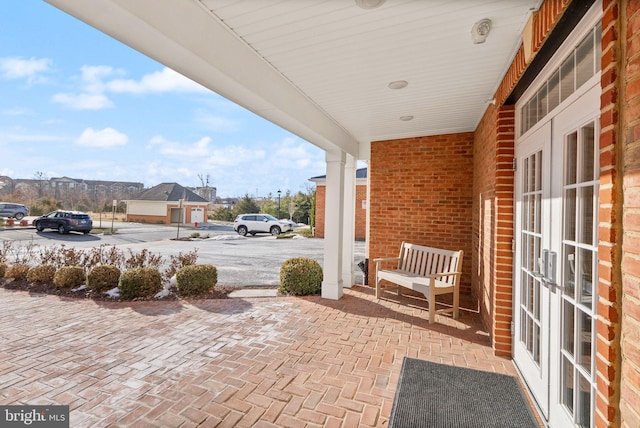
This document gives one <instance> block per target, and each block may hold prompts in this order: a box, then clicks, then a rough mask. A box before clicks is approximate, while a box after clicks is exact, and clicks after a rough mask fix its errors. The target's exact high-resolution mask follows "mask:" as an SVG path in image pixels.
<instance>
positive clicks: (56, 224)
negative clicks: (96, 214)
mask: <svg viewBox="0 0 640 428" xmlns="http://www.w3.org/2000/svg"><path fill="white" fill-rule="evenodd" d="M33 225H34V226H35V227H36V229H37V230H38V232H42V231H43V230H44V229H57V230H58V232H59V233H60V234H65V233H69V232H70V231H74V232H82V233H84V234H85V235H86V234H87V233H89V232H91V229H92V228H93V220H91V217H90V216H89V214H87V213H83V212H79V211H61V210H58V211H53V212H50V213H49V214H47V215H43V216H42V217H38V218H37V219H35V220H34V221H33Z"/></svg>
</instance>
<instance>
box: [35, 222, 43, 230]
mask: <svg viewBox="0 0 640 428" xmlns="http://www.w3.org/2000/svg"><path fill="white" fill-rule="evenodd" d="M36 230H37V231H38V232H42V231H43V230H44V226H43V225H42V223H40V222H38V223H36Z"/></svg>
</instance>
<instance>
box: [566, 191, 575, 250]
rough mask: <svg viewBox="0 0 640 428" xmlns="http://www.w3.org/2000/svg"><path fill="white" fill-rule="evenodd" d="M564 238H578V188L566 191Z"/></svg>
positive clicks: (571, 239)
mask: <svg viewBox="0 0 640 428" xmlns="http://www.w3.org/2000/svg"><path fill="white" fill-rule="evenodd" d="M564 194H565V197H564V239H566V240H568V241H575V240H576V189H567V190H565V192H564Z"/></svg>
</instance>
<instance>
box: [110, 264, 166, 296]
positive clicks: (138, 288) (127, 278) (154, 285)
mask: <svg viewBox="0 0 640 428" xmlns="http://www.w3.org/2000/svg"><path fill="white" fill-rule="evenodd" d="M118 288H119V289H120V297H122V298H123V299H125V300H133V299H136V298H139V297H142V298H149V297H153V296H154V295H156V294H157V293H158V292H159V291H160V290H162V275H161V274H160V272H159V271H158V269H155V268H150V267H141V268H133V269H130V270H128V271H126V272H123V273H122V274H121V275H120V282H119V284H118Z"/></svg>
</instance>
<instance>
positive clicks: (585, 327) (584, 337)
mask: <svg viewBox="0 0 640 428" xmlns="http://www.w3.org/2000/svg"><path fill="white" fill-rule="evenodd" d="M578 316H579V317H580V319H579V320H578V321H579V325H580V329H579V330H578V332H579V333H578V349H577V351H578V353H579V354H578V363H579V365H580V366H581V367H582V368H583V369H584V371H585V372H586V373H587V374H589V373H591V333H592V331H591V330H592V329H591V316H589V314H587V313H586V312H584V311H581V310H578Z"/></svg>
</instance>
